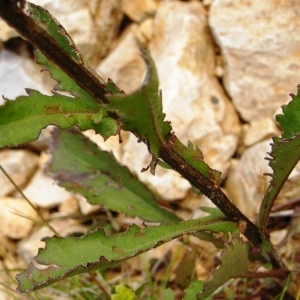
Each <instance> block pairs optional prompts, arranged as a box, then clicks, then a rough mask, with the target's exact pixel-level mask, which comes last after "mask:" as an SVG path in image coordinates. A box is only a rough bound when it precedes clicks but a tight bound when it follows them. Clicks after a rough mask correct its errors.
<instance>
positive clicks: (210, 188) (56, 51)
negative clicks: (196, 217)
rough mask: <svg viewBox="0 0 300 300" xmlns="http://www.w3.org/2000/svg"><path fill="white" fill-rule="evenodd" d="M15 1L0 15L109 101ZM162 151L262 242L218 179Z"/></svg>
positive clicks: (2, 5)
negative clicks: (211, 177)
mask: <svg viewBox="0 0 300 300" xmlns="http://www.w3.org/2000/svg"><path fill="white" fill-rule="evenodd" d="M15 2H16V1H12V2H11V3H10V1H8V0H0V16H1V17H2V18H3V19H4V20H5V21H6V22H7V23H8V24H9V25H10V26H12V27H13V28H15V29H16V30H17V31H18V32H19V33H20V34H21V35H22V36H23V37H24V38H26V39H27V40H28V41H29V42H30V43H31V44H32V45H33V46H34V47H35V48H37V49H39V50H40V51H41V52H42V53H43V54H44V55H45V56H46V57H47V58H48V59H49V60H51V61H52V62H54V63H55V64H56V65H57V66H59V67H60V68H61V69H62V70H63V71H64V72H65V73H67V74H68V75H69V76H70V77H71V78H72V79H74V80H75V81H76V83H77V84H78V85H79V86H80V87H82V88H83V89H84V90H85V91H86V92H88V93H89V94H90V95H91V96H92V97H94V98H95V99H96V100H97V101H98V102H99V103H102V104H108V103H109V102H108V99H107V98H106V97H105V94H107V91H106V89H105V87H104V85H103V84H102V83H101V82H100V81H99V78H97V77H96V76H95V75H94V74H92V73H91V72H90V71H89V70H88V69H87V68H86V67H85V66H84V65H83V64H79V63H77V62H75V61H74V60H73V59H72V58H70V57H69V56H68V54H67V53H66V52H64V50H62V49H61V48H60V47H59V46H58V44H57V43H56V41H55V40H54V39H53V38H52V37H51V36H49V34H48V33H47V32H45V31H44V30H43V29H42V28H40V27H39V26H38V25H37V24H36V23H35V22H34V20H33V19H32V18H30V16H28V15H27V14H26V13H25V12H24V11H23V10H22V9H21V8H19V6H17V5H16V4H15ZM17 2H18V1H17ZM20 3H21V2H20ZM22 3H23V2H22ZM111 116H112V117H114V118H118V116H117V115H116V114H112V115H111ZM173 138H174V136H173ZM175 138H176V137H175ZM160 154H161V158H162V159H163V160H164V161H165V162H167V163H168V164H169V165H170V166H171V167H172V168H173V169H174V170H175V171H177V172H178V173H180V174H181V175H182V176H183V177H184V178H186V179H187V180H188V181H189V182H190V183H191V184H192V185H194V186H195V187H196V188H198V189H200V190H201V191H202V192H203V193H204V194H205V195H206V196H207V197H208V198H209V199H211V201H212V202H213V203H214V204H215V205H216V206H217V207H218V208H219V209H220V210H221V211H222V212H223V213H224V214H225V215H226V216H227V217H228V219H229V220H231V221H234V222H239V224H243V230H242V232H243V234H244V235H245V236H246V237H247V238H248V239H249V240H250V241H251V242H252V243H253V244H254V245H255V246H259V245H260V244H261V237H260V233H259V229H258V228H257V226H255V225H254V224H253V223H252V222H251V221H250V220H249V219H248V218H247V217H246V216H245V215H244V214H242V213H241V211H240V210H239V209H238V208H237V207H236V206H235V205H234V204H233V203H231V202H230V200H229V199H228V198H227V196H226V195H225V194H224V193H223V191H222V190H221V189H220V187H218V186H216V185H215V184H214V182H212V181H210V180H209V179H208V178H206V177H205V176H204V175H202V174H201V173H200V172H199V171H197V170H196V169H195V168H194V167H192V166H191V165H189V164H188V163H187V162H186V161H185V160H184V158H183V157H182V156H181V155H180V154H179V153H178V152H176V151H175V150H174V149H172V146H171V144H166V143H164V144H163V146H162V149H161V153H160Z"/></svg>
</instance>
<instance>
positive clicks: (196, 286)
mask: <svg viewBox="0 0 300 300" xmlns="http://www.w3.org/2000/svg"><path fill="white" fill-rule="evenodd" d="M203 285H204V281H200V280H195V281H193V282H192V283H191V284H190V286H189V287H188V288H186V289H185V290H184V298H183V300H195V299H197V294H198V293H199V291H201V290H202V289H203ZM207 299H208V298H207ZM207 299H206V300H207Z"/></svg>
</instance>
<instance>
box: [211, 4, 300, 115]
mask: <svg viewBox="0 0 300 300" xmlns="http://www.w3.org/2000/svg"><path fill="white" fill-rule="evenodd" d="M299 11H300V2H299V1H292V2H291V1H269V0H253V1H244V0H237V1H234V2H233V1H231V0H224V1H214V2H213V3H212V5H211V8H210V13H209V25H210V28H211V31H212V33H213V35H214V37H215V40H216V42H217V44H218V45H219V47H220V48H221V52H222V56H223V60H224V63H225V64H224V67H225V70H224V71H225V73H224V77H223V79H224V85H225V87H226V90H227V92H228V94H229V95H230V97H231V98H232V100H233V102H234V105H235V107H236V109H237V110H238V111H239V113H240V114H241V116H242V118H243V119H244V120H246V121H252V120H254V119H255V120H256V119H260V118H264V117H271V118H272V117H273V114H274V112H275V110H276V109H277V108H278V107H279V106H280V105H282V104H283V103H285V102H286V101H287V100H288V98H289V97H288V94H289V93H291V92H292V91H293V90H294V89H295V87H296V85H297V84H298V83H299V71H300V62H299V51H300V18H299ZM270 12H272V13H270Z"/></svg>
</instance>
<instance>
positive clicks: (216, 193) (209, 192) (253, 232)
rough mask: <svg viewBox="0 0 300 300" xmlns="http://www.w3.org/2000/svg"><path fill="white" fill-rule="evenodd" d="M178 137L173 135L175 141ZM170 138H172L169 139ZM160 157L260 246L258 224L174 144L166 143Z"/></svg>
mask: <svg viewBox="0 0 300 300" xmlns="http://www.w3.org/2000/svg"><path fill="white" fill-rule="evenodd" d="M175 138H176V137H175V136H172V140H173V141H174V139H175ZM169 140H170V139H169ZM160 157H161V158H162V159H163V160H164V161H165V162H166V163H168V164H169V165H170V166H171V167H172V169H174V170H175V171H177V172H178V173H179V174H180V175H182V176H183V177H184V178H185V179H187V180H188V181H189V182H190V183H191V184H192V185H193V186H195V187H196V188H198V189H199V190H201V192H202V193H203V194H204V195H205V196H207V197H208V198H209V199H210V200H211V201H212V202H213V203H214V204H215V205H216V206H217V207H218V208H219V209H220V210H221V211H222V212H223V213H224V214H225V216H226V217H227V218H228V219H229V220H231V221H234V222H239V224H240V225H241V228H243V229H241V231H242V232H243V234H244V235H245V236H246V237H247V238H248V239H249V240H251V242H252V243H253V244H254V245H256V246H258V245H260V244H261V237H260V234H259V230H258V228H257V226H255V225H254V224H253V223H252V222H251V221H250V220H249V219H248V218H247V217H246V216H245V215H244V214H243V213H242V212H241V211H240V210H239V209H238V208H237V207H236V206H235V205H234V204H233V203H232V202H231V201H230V200H229V199H228V197H227V196H226V195H225V194H224V193H223V191H222V190H221V189H220V187H218V186H216V185H215V184H214V182H212V181H211V180H209V179H208V178H206V177H205V176H204V175H202V174H201V173H200V172H199V171H197V170H196V169H195V168H194V167H192V166H191V165H190V164H188V163H187V162H186V161H185V159H184V158H183V157H182V156H181V155H180V154H179V153H178V152H176V151H175V150H174V149H173V148H172V144H166V145H165V146H164V147H163V148H162V149H161V152H160Z"/></svg>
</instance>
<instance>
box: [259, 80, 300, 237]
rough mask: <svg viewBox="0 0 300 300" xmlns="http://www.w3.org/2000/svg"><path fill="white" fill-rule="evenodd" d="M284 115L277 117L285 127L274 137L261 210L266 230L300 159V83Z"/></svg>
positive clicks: (285, 108)
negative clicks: (274, 206)
mask: <svg viewBox="0 0 300 300" xmlns="http://www.w3.org/2000/svg"><path fill="white" fill-rule="evenodd" d="M282 110H283V115H277V116H276V119H277V121H278V122H279V124H280V125H281V127H282V129H283V133H282V137H281V138H278V137H275V138H273V144H271V145H272V151H271V153H269V154H270V156H271V158H268V159H269V160H270V162H269V166H270V167H271V168H272V169H273V174H268V175H271V181H270V185H269V187H268V189H267V192H266V194H265V196H264V199H263V201H262V204H261V207H260V211H259V222H258V224H259V227H260V228H261V229H262V231H263V232H264V229H265V228H266V226H267V223H268V219H269V214H270V211H271V209H272V206H273V204H274V201H275V200H276V198H277V196H278V194H279V192H280V190H281V188H282V186H283V185H284V183H285V181H286V180H287V179H288V177H289V175H290V173H291V172H292V171H293V169H294V167H295V166H296V164H297V163H298V161H299V159H300V85H298V93H297V96H295V95H292V101H290V102H289V103H288V104H287V105H285V106H283V108H282Z"/></svg>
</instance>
